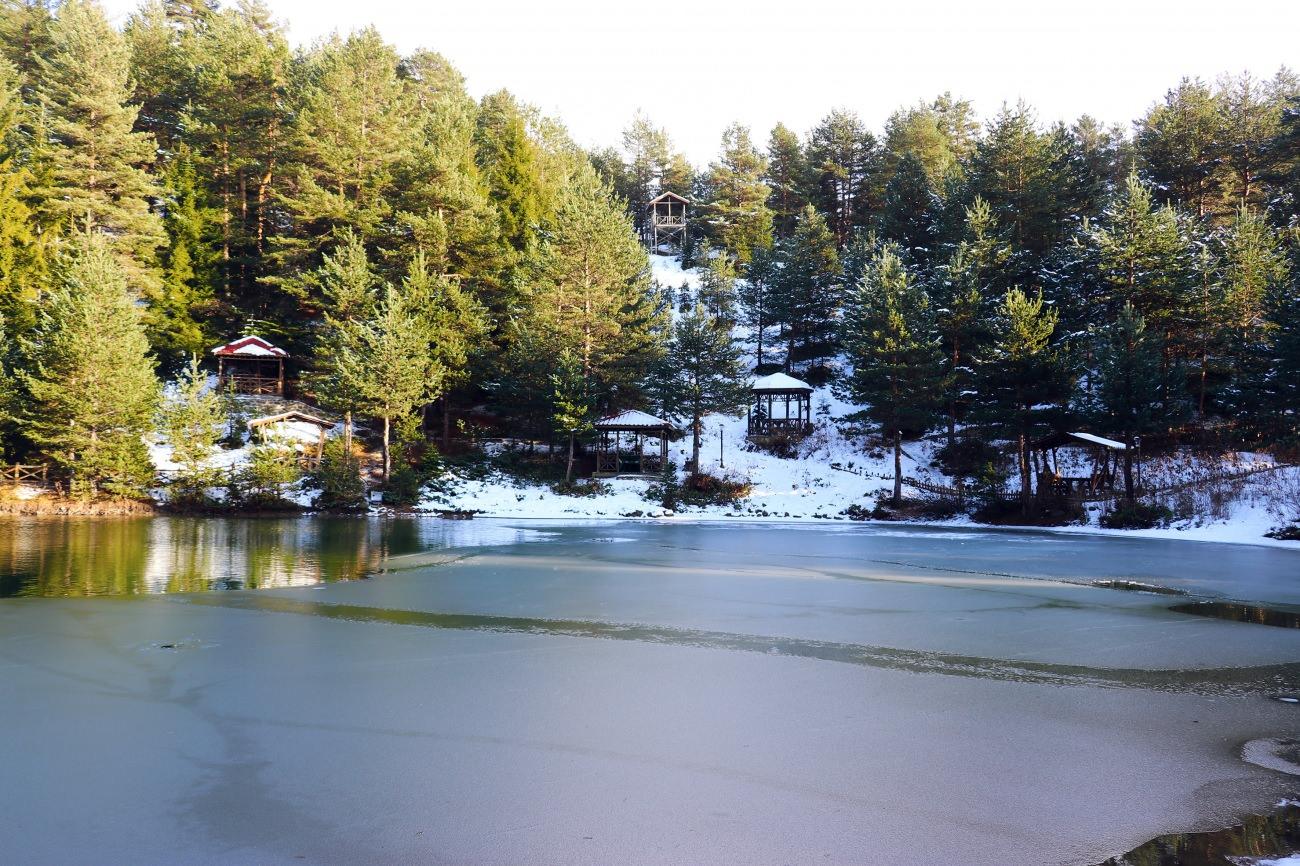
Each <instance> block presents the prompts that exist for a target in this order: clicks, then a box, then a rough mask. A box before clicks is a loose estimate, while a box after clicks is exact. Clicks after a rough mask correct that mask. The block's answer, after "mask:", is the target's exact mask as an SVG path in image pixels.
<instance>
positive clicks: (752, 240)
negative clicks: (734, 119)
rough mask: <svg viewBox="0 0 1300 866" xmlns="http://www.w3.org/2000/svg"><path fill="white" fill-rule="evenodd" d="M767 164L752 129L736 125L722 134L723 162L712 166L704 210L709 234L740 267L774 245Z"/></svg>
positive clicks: (721, 160) (706, 182) (732, 125)
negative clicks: (751, 136)
mask: <svg viewBox="0 0 1300 866" xmlns="http://www.w3.org/2000/svg"><path fill="white" fill-rule="evenodd" d="M766 169H767V164H766V160H765V159H764V158H763V156H762V154H760V153H759V152H758V149H757V148H755V147H754V145H753V143H752V142H751V141H750V139H749V128H748V127H746V126H741V125H740V124H738V123H733V124H731V125H730V126H728V127H727V129H726V130H725V131H724V132H723V133H722V155H721V158H720V159H719V160H718V161H717V162H715V163H713V164H712V165H710V166H709V171H708V175H707V178H706V181H705V184H706V186H707V187H708V191H709V196H708V201H707V203H706V205H705V208H704V219H705V220H706V223H707V226H708V234H709V236H710V237H711V238H713V239H714V240H715V241H716V242H717V244H718V246H720V247H721V248H722V249H723V250H724V251H725V252H726V254H727V255H729V256H730V257H732V258H733V259H734V260H735V261H736V262H737V263H739V264H740V265H742V266H743V265H746V264H748V263H749V260H750V259H751V258H753V255H754V250H755V249H757V248H759V247H766V246H771V244H772V212H771V211H770V210H769V209H768V206H767V198H768V194H769V192H770V190H769V189H768V187H767V184H765V183H764V182H763V173H764V172H765V171H766Z"/></svg>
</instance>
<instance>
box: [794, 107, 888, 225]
mask: <svg viewBox="0 0 1300 866" xmlns="http://www.w3.org/2000/svg"><path fill="white" fill-rule="evenodd" d="M876 150H877V148H876V139H875V136H873V135H872V134H871V133H870V132H868V131H867V128H866V127H865V126H864V125H863V123H862V120H861V119H860V118H859V117H858V116H857V115H856V114H852V113H849V112H844V111H832V112H831V113H830V114H829V115H827V116H826V118H825V119H823V120H822V122H821V123H820V124H818V125H817V126H816V127H815V128H814V129H813V131H812V133H811V134H810V135H809V137H808V147H807V150H806V154H807V160H808V165H809V171H810V179H811V184H810V187H809V189H810V191H811V193H812V194H811V198H812V200H813V203H814V204H815V205H816V207H817V210H818V211H819V212H820V213H821V214H822V216H824V217H825V218H826V223H827V225H828V226H829V227H830V229H831V232H832V234H833V235H834V237H835V247H836V249H837V250H838V249H840V248H842V247H843V246H844V245H845V244H847V243H848V242H849V239H850V238H851V237H852V235H853V230H854V229H855V228H858V227H860V226H864V225H866V224H867V222H868V221H869V220H870V218H871V216H872V215H873V214H874V212H875V210H876V204H877V202H876V196H874V194H873V193H874V189H873V183H874V182H875V181H876V180H877V178H875V177H873V172H874V171H875V168H876V162H877V152H876Z"/></svg>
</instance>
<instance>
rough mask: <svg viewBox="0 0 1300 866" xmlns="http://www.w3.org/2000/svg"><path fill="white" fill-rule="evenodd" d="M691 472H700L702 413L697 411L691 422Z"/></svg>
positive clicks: (693, 473)
mask: <svg viewBox="0 0 1300 866" xmlns="http://www.w3.org/2000/svg"><path fill="white" fill-rule="evenodd" d="M691 474H692V475H699V474H700V413H699V412H696V413H695V419H694V423H692V424H691Z"/></svg>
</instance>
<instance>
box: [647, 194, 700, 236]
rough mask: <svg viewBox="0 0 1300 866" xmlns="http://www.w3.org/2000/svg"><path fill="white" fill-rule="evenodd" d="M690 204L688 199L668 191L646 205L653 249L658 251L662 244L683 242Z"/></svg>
mask: <svg viewBox="0 0 1300 866" xmlns="http://www.w3.org/2000/svg"><path fill="white" fill-rule="evenodd" d="M689 204H690V201H689V200H688V199H685V198H682V197H681V196H679V195H678V194H677V193H675V192H666V191H665V192H661V193H660V194H659V195H657V196H655V197H654V198H652V199H651V200H650V202H649V203H648V204H647V205H646V210H647V211H648V213H647V217H648V219H647V220H646V234H647V235H648V238H647V239H648V240H649V241H650V247H651V249H657V248H658V247H659V245H660V244H661V243H677V244H680V243H681V242H682V236H683V235H684V234H685V233H686V206H687V205H689Z"/></svg>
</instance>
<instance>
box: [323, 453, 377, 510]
mask: <svg viewBox="0 0 1300 866" xmlns="http://www.w3.org/2000/svg"><path fill="white" fill-rule="evenodd" d="M309 481H310V484H311V486H312V487H314V488H316V489H317V490H319V491H320V493H319V494H317V496H316V500H315V502H314V505H315V506H316V507H317V508H326V509H330V510H332V511H365V510H366V508H367V503H366V485H365V481H364V480H363V479H362V478H361V461H359V460H358V459H357V458H356V457H355V456H354V455H352V454H348V453H347V451H346V450H345V449H344V447H343V440H342V439H331V440H329V441H328V442H326V443H325V453H324V454H322V455H321V461H320V466H319V467H317V469H316V471H315V472H313V473H312V474H311V476H310V479H309Z"/></svg>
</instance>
